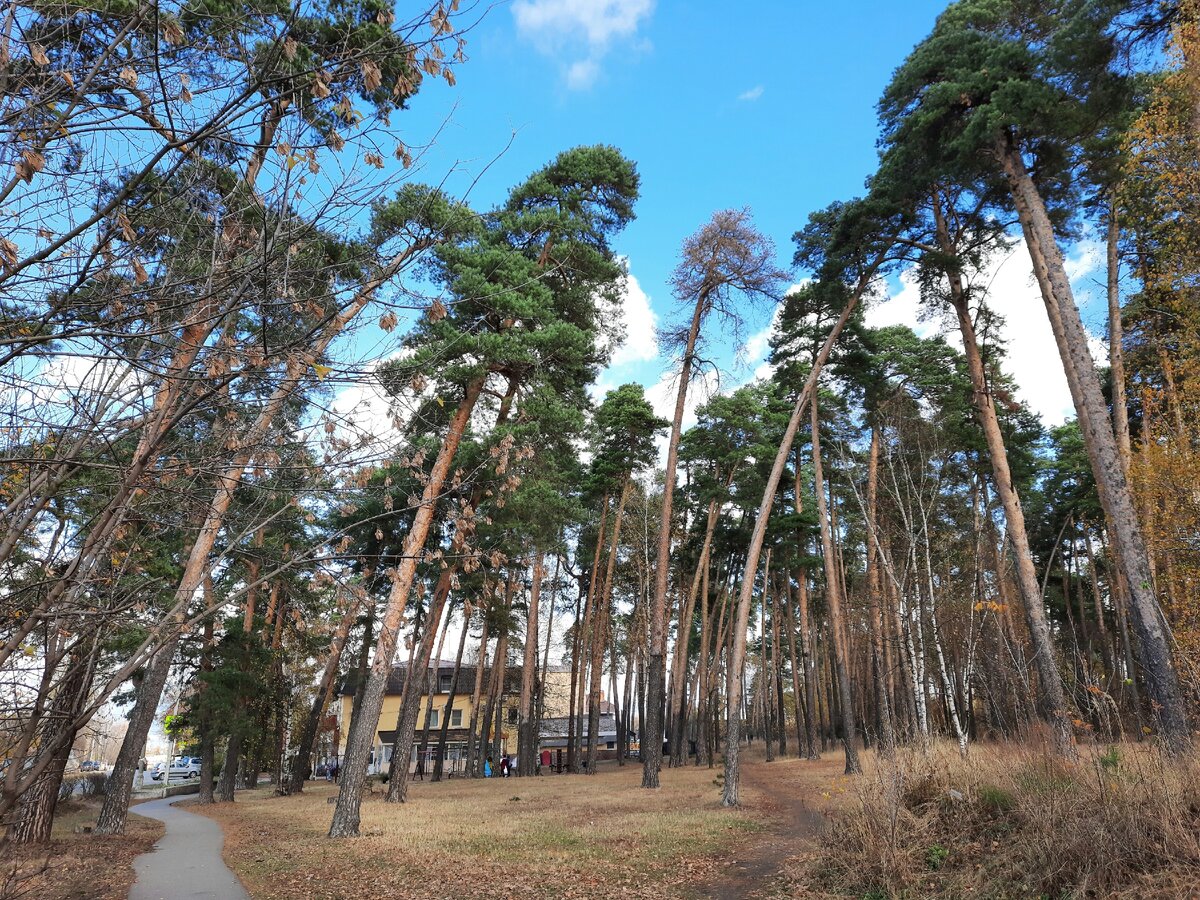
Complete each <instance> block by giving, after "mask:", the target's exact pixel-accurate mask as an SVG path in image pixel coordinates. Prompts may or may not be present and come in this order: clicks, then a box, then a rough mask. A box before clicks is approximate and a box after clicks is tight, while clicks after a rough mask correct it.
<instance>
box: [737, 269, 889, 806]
mask: <svg viewBox="0 0 1200 900" xmlns="http://www.w3.org/2000/svg"><path fill="white" fill-rule="evenodd" d="M882 261H883V254H880V255H878V256H877V257H876V259H875V261H874V262H873V263H872V264H871V265H870V266H868V269H867V271H866V272H865V273H864V275H863V276H862V277H861V278H860V279H859V282H858V284H857V285H856V286H855V288H854V290H853V291H852V292H851V294H850V296H849V298H847V300H846V305H845V307H843V309H842V312H841V315H839V316H838V319H837V322H835V323H834V326H833V329H832V330H831V331H830V332H829V335H828V336H827V337H826V338H825V343H824V344H822V346H821V350H820V352H818V354H817V356H816V359H814V360H813V366H812V370H811V371H810V372H809V375H808V380H807V381H806V382H805V383H804V388H803V389H802V390H801V391H800V396H799V397H797V398H796V404H795V406H793V407H792V415H791V418H790V419H789V420H788V424H787V428H786V429H785V430H784V433H783V440H782V441H781V442H780V444H779V451H778V452H777V453H776V454H775V461H774V463H773V464H772V466H771V473H770V475H769V476H768V478H767V483H766V486H765V487H764V488H763V498H762V503H761V504H760V505H759V509H758V518H757V519H755V521H754V529H753V531H752V532H751V535H750V545H749V547H748V548H747V551H746V563H745V571H744V573H743V576H742V585H741V589H740V591H739V595H738V603H737V609H736V623H735V625H734V628H733V632H732V638H733V642H734V645H735V647H734V651H735V653H737V645H738V644H740V645H741V647H742V650H741V654H740V655H741V656H742V657H743V658H744V656H745V644H746V624H747V622H748V620H749V616H750V599H751V596H752V594H753V591H754V577H755V574H756V573H757V572H758V560H759V556H760V554H761V553H762V546H763V540H764V538H765V537H766V533H767V522H768V521H769V519H770V516H771V507H772V506H773V505H774V503H775V493H776V491H778V490H779V481H780V479H781V478H782V477H783V469H784V466H785V464H786V463H787V458H788V455H789V454H790V453H791V451H792V444H793V442H794V441H795V440H796V432H797V430H798V429H799V427H800V417H801V416H802V415H803V413H804V410H805V409H806V408H807V407H808V405H809V400H810V398H811V397H813V396H814V395H815V394H814V391H815V388H816V384H817V379H818V378H819V377H820V374H821V369H822V367H823V366H824V365H825V361H826V360H827V359H829V354H830V352H831V351H832V350H833V345H834V344H835V343H837V340H838V338H839V337H840V336H841V333H842V329H843V328H844V327H845V326H846V322H847V321H849V319H850V315H851V314H852V313H853V312H854V309H855V307H856V306H857V305H858V301H859V300H860V299H861V297H862V295H863V292H864V291H865V290H866V289H867V287H868V286H869V285H870V283H871V278H872V277H873V276H874V272H875V270H876V269H877V268H878V266H879V265H880V264H881V263H882ZM732 671H733V670H732V669H731V670H730V672H731V673H732ZM737 680H738V679H737V678H736V677H731V678H730V679H729V681H730V685H729V692H728V708H727V713H726V718H727V720H728V725H727V726H726V729H725V784H724V787H723V789H722V795H721V804H722V805H723V806H736V805H737V803H738V773H739V769H738V743H739V741H740V739H741V735H740V728H741V716H742V698H741V685H740V684H737V685H736V687H737V692H736V694H735V692H734V690H733V687H734V682H735V681H737Z"/></svg>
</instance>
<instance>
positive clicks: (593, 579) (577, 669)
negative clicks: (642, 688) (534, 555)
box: [567, 491, 608, 774]
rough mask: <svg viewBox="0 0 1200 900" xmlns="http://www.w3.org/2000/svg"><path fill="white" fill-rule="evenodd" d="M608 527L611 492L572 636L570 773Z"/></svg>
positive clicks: (577, 741)
mask: <svg viewBox="0 0 1200 900" xmlns="http://www.w3.org/2000/svg"><path fill="white" fill-rule="evenodd" d="M607 528H608V491H605V492H604V496H603V498H601V500H600V527H599V529H598V531H597V532H596V551H595V553H594V554H593V556H592V570H591V572H590V573H589V575H588V589H587V601H586V603H585V604H584V607H583V621H582V623H581V622H580V620H579V609H578V603H577V604H576V611H575V633H574V635H573V636H572V642H571V643H572V650H571V703H570V708H569V710H568V711H569V713H570V718H569V720H568V722H567V771H568V772H570V773H572V774H574V773H576V772H578V771H579V748H580V742H581V741H582V731H583V715H582V710H581V709H580V708H581V707H582V706H583V702H584V701H583V697H584V692H583V682H584V678H585V677H586V675H587V658H588V656H590V653H585V651H586V650H587V647H588V643H587V642H588V640H590V635H591V630H592V619H593V618H595V607H596V591H597V589H598V587H599V586H600V559H601V555H602V554H603V552H604V539H605V533H606V531H607Z"/></svg>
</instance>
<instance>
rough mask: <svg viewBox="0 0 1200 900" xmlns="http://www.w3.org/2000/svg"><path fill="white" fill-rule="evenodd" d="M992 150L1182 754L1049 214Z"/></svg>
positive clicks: (1016, 157)
mask: <svg viewBox="0 0 1200 900" xmlns="http://www.w3.org/2000/svg"><path fill="white" fill-rule="evenodd" d="M996 152H997V157H998V159H999V161H1000V163H1001V165H1002V167H1003V171H1004V176H1005V178H1006V179H1007V181H1008V187H1009V191H1010V192H1011V194H1012V197H1013V201H1014V204H1015V205H1016V208H1017V215H1018V217H1019V219H1020V221H1021V227H1022V229H1023V230H1024V233H1025V243H1026V245H1027V247H1028V249H1029V253H1030V257H1031V259H1032V260H1033V268H1034V274H1035V275H1036V276H1037V280H1038V285H1039V287H1040V288H1041V290H1042V299H1043V300H1044V301H1045V304H1046V311H1047V315H1048V316H1049V319H1050V324H1051V328H1052V330H1053V331H1054V338H1055V341H1056V342H1057V344H1058V348H1059V355H1060V356H1061V357H1062V361H1063V368H1064V370H1065V372H1066V375H1067V384H1068V386H1069V387H1070V388H1071V397H1072V399H1073V400H1074V403H1075V411H1076V413H1077V414H1078V416H1079V424H1080V428H1081V430H1082V432H1083V437H1084V444H1085V447H1086V449H1087V454H1088V460H1089V461H1090V463H1091V468H1092V475H1093V476H1094V478H1095V481H1096V489H1097V493H1098V494H1099V495H1100V503H1101V505H1102V506H1103V507H1104V512H1105V516H1106V517H1107V519H1108V523H1109V526H1110V529H1111V531H1112V536H1113V542H1114V545H1115V548H1116V556H1117V560H1118V563H1119V565H1120V566H1121V569H1122V571H1123V573H1124V575H1125V582H1126V584H1127V585H1128V589H1129V595H1130V607H1131V612H1132V613H1133V620H1134V628H1135V630H1136V632H1137V636H1138V647H1139V651H1140V655H1141V661H1142V669H1143V671H1144V672H1145V676H1146V685H1147V689H1148V691H1149V694H1150V699H1151V701H1152V702H1153V704H1154V709H1155V712H1156V718H1157V722H1158V726H1159V731H1160V735H1161V737H1162V741H1163V744H1164V746H1165V747H1166V749H1167V750H1168V751H1169V752H1171V753H1182V752H1183V751H1184V750H1185V749H1186V748H1187V747H1188V746H1190V745H1191V731H1190V728H1189V726H1188V720H1187V711H1186V709H1185V706H1184V702H1183V694H1182V692H1181V690H1180V687H1179V679H1178V676H1177V674H1176V672H1175V667H1174V664H1173V662H1172V660H1171V652H1170V646H1169V643H1168V638H1167V633H1166V627H1165V621H1164V619H1163V614H1162V610H1161V608H1160V607H1159V603H1158V598H1157V597H1156V596H1155V594H1154V588H1153V578H1152V574H1151V571H1150V562H1149V555H1148V552H1147V549H1146V543H1145V540H1144V538H1143V536H1142V531H1141V527H1140V525H1139V524H1138V520H1137V515H1136V512H1135V509H1134V503H1133V497H1132V495H1131V493H1130V490H1129V484H1128V482H1127V481H1126V478H1125V472H1124V467H1123V466H1122V463H1121V456H1120V451H1119V449H1118V447H1117V440H1116V437H1115V436H1114V434H1113V429H1112V424H1111V422H1110V420H1109V418H1108V407H1107V405H1106V404H1105V401H1104V394H1103V392H1102V391H1101V388H1100V378H1099V375H1098V374H1097V372H1096V367H1095V363H1094V362H1093V360H1092V355H1091V351H1090V350H1089V349H1088V343H1087V339H1088V336H1087V332H1086V331H1085V329H1084V327H1083V321H1082V319H1081V318H1080V316H1079V308H1078V307H1077V306H1076V305H1075V298H1074V294H1073V292H1072V290H1071V283H1070V280H1069V279H1068V278H1067V273H1066V268H1065V266H1064V264H1063V258H1062V252H1061V251H1060V249H1059V246H1058V241H1057V239H1056V237H1055V235H1054V228H1053V225H1052V223H1051V221H1050V216H1049V214H1048V213H1047V211H1046V206H1045V203H1044V202H1043V200H1042V196H1041V194H1040V192H1039V191H1038V189H1037V186H1036V185H1035V184H1034V181H1033V178H1032V177H1031V176H1030V174H1029V171H1028V170H1027V169H1026V168H1025V161H1024V159H1023V158H1022V156H1021V152H1020V149H1019V148H1018V147H1017V145H1016V142H1015V140H1014V138H1013V136H1012V135H1011V134H1007V133H1006V134H1005V135H1003V136H1002V137H1001V138H1000V139H999V140H998V141H997V145H996Z"/></svg>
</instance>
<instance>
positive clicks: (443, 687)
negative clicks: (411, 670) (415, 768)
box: [338, 660, 521, 697]
mask: <svg viewBox="0 0 1200 900" xmlns="http://www.w3.org/2000/svg"><path fill="white" fill-rule="evenodd" d="M475 668H476V667H475V666H473V665H467V664H465V663H464V664H463V666H462V667H461V668H460V669H459V671H458V682H457V689H456V690H455V693H456V694H458V695H459V696H460V697H461V696H464V695H470V694H471V693H473V692H474V690H475ZM434 669H435V667H434V666H433V665H430V666H429V671H430V672H432V671H434ZM407 671H408V666H406V665H394V666H392V671H391V672H390V673H389V674H388V680H387V687H386V688H385V689H384V692H385V693H386V694H389V695H391V696H393V697H396V696H399V695H400V694H401V693H402V692H403V690H404V679H405V673H406V672H407ZM436 671H437V678H438V685H437V689H436V691H435V693H439V694H444V693H447V692H448V691H447V689H448V687H449V679H450V678H451V676H453V675H454V663H453V661H451V662H446V661H445V660H439V661H438V665H437V667H436ZM356 675H357V673H356V672H351V673H350V674H349V675H348V676H347V677H346V679H345V680H343V681H342V684H341V686H340V687H339V688H338V694H339V695H340V696H349V695H351V694H353V693H354V692H355V690H356V688H357V678H356V677H355V676H356ZM491 677H492V669H491V667H490V666H485V667H484V670H483V688H484V691H485V692H486V691H487V685H488V681H489V680H490V679H491ZM520 689H521V669H520V668H519V667H515V666H507V667H506V668H505V670H504V692H505V693H507V694H512V693H516V692H517V691H519V690H520Z"/></svg>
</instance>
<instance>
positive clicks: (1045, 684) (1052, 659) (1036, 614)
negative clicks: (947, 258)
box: [934, 195, 1075, 756]
mask: <svg viewBox="0 0 1200 900" xmlns="http://www.w3.org/2000/svg"><path fill="white" fill-rule="evenodd" d="M934 218H935V223H936V228H937V240H938V244H939V246H940V248H941V250H942V251H943V253H946V254H947V255H949V254H952V253H953V252H954V247H953V246H952V244H951V241H950V235H949V228H948V226H947V223H946V220H945V213H944V211H943V209H942V206H941V202H940V199H939V198H938V197H937V196H936V195H935V197H934ZM945 274H946V278H947V280H948V282H949V286H950V302H951V305H953V307H954V311H955V313H956V314H957V316H958V328H959V332H960V334H961V335H962V340H963V353H964V355H965V356H966V358H967V369H968V371H969V372H970V376H971V402H972V405H973V406H974V408H975V415H976V417H977V419H978V421H979V426H980V428H981V429H982V430H983V436H984V439H985V440H986V441H987V448H988V458H989V460H990V461H991V464H992V480H993V482H994V483H995V485H996V494H997V496H998V497H999V498H1000V504H1001V506H1002V507H1003V508H1004V519H1005V522H1006V523H1007V525H1008V539H1009V546H1011V547H1012V550H1013V557H1014V560H1015V563H1016V575H1017V588H1018V590H1019V591H1020V592H1021V605H1022V608H1023V609H1024V612H1025V625H1026V628H1027V630H1028V632H1029V641H1030V644H1031V645H1032V648H1033V664H1034V667H1035V668H1036V669H1037V674H1038V692H1037V700H1038V711H1039V713H1040V714H1041V717H1042V720H1043V721H1044V722H1045V723H1046V725H1047V727H1048V728H1049V729H1050V735H1051V742H1052V745H1053V747H1054V749H1055V751H1056V752H1057V753H1059V754H1061V755H1063V756H1073V755H1074V753H1075V750H1074V743H1073V739H1072V734H1071V721H1070V715H1069V711H1068V709H1067V700H1066V695H1065V694H1064V692H1063V685H1062V677H1061V676H1060V675H1059V671H1058V658H1057V654H1056V652H1055V649H1054V641H1053V638H1052V637H1051V635H1050V624H1049V622H1048V621H1047V619H1046V607H1045V602H1044V601H1043V599H1042V590H1041V586H1040V585H1039V584H1038V577H1037V572H1036V570H1035V569H1034V566H1033V555H1032V553H1031V552H1030V549H1029V535H1028V533H1027V531H1026V528H1025V511H1024V509H1023V508H1022V506H1021V498H1020V496H1019V495H1018V493H1017V488H1016V485H1015V484H1014V482H1013V477H1012V471H1011V469H1010V468H1009V464H1008V450H1007V448H1006V447H1005V445H1004V435H1003V433H1002V432H1001V430H1000V420H999V418H998V416H997V415H996V405H995V401H994V399H993V397H992V391H991V387H990V385H989V384H988V379H987V372H986V371H985V369H984V366H983V355H982V354H981V353H980V350H979V342H978V340H977V337H976V334H975V322H974V320H973V319H972V317H971V309H970V306H969V301H968V297H967V291H966V287H965V285H964V284H963V279H962V275H961V273H960V272H959V271H958V270H956V269H947V270H946V273H945Z"/></svg>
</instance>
